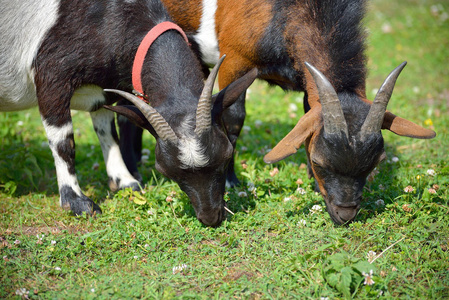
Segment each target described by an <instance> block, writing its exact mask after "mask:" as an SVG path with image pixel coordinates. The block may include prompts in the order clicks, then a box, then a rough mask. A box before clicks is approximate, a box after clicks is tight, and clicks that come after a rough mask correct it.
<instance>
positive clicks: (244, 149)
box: [240, 146, 248, 152]
mask: <svg viewBox="0 0 449 300" xmlns="http://www.w3.org/2000/svg"><path fill="white" fill-rule="evenodd" d="M240 151H242V152H246V151H248V147H245V146H242V147H240Z"/></svg>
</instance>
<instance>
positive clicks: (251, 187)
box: [247, 182, 256, 192]
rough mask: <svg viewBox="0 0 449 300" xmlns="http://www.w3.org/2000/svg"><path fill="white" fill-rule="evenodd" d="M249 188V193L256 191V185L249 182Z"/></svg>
mask: <svg viewBox="0 0 449 300" xmlns="http://www.w3.org/2000/svg"><path fill="white" fill-rule="evenodd" d="M247 186H248V192H252V191H254V190H255V189H256V186H255V185H254V183H253V182H248V184H247Z"/></svg>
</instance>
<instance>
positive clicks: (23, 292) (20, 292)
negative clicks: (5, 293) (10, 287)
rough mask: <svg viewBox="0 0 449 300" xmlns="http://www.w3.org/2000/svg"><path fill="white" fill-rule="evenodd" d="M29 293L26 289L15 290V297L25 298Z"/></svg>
mask: <svg viewBox="0 0 449 300" xmlns="http://www.w3.org/2000/svg"><path fill="white" fill-rule="evenodd" d="M29 293H30V291H28V290H27V289H26V288H20V289H18V290H16V295H19V296H25V297H27V296H28V294H29Z"/></svg>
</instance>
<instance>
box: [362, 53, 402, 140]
mask: <svg viewBox="0 0 449 300" xmlns="http://www.w3.org/2000/svg"><path fill="white" fill-rule="evenodd" d="M406 64H407V62H406V61H404V62H403V63H402V64H400V65H399V66H397V67H396V68H395V69H394V70H393V71H392V72H391V73H390V75H388V77H387V79H385V81H384V83H383V84H382V86H381V87H380V89H379V91H378V92H377V94H376V97H375V98H374V101H373V104H372V105H371V108H370V110H369V112H368V116H367V117H366V119H365V122H364V123H363V125H362V129H361V130H360V135H361V137H365V136H367V135H369V134H371V133H375V132H379V131H380V130H381V128H382V123H383V121H384V116H385V111H386V110H387V105H388V101H390V98H391V94H392V93H393V89H394V85H395V83H396V79H398V76H399V74H401V71H402V69H404V67H405V65H406Z"/></svg>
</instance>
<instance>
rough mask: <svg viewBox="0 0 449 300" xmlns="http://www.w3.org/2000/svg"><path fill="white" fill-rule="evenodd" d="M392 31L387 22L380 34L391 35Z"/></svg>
mask: <svg viewBox="0 0 449 300" xmlns="http://www.w3.org/2000/svg"><path fill="white" fill-rule="evenodd" d="M392 31H393V29H392V27H391V25H390V23H388V22H387V23H384V24H383V25H382V32H383V33H391V32H392Z"/></svg>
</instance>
